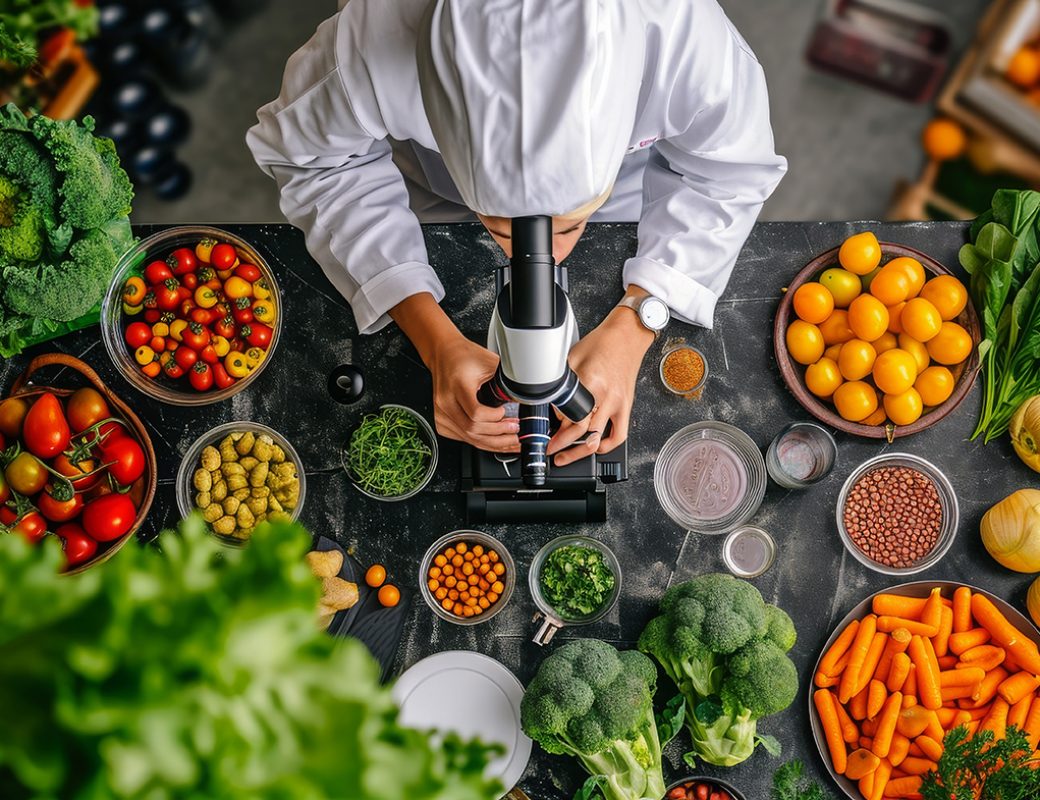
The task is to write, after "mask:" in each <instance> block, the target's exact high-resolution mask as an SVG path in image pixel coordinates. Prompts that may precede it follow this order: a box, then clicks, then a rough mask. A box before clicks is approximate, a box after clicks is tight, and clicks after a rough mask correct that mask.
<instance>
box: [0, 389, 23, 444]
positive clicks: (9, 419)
mask: <svg viewBox="0 0 1040 800" xmlns="http://www.w3.org/2000/svg"><path fill="white" fill-rule="evenodd" d="M28 413H29V404H28V403H27V402H25V400H23V399H22V398H21V397H8V398H7V399H6V400H4V401H3V402H2V403H0V433H2V434H4V436H7V437H9V438H11V439H17V438H18V437H19V436H21V435H22V423H23V422H24V421H25V415H26V414H28Z"/></svg>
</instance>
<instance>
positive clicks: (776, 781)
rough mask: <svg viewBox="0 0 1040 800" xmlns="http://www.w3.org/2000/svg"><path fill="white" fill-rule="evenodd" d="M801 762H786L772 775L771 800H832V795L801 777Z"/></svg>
mask: <svg viewBox="0 0 1040 800" xmlns="http://www.w3.org/2000/svg"><path fill="white" fill-rule="evenodd" d="M804 772H805V765H804V764H803V763H802V762H801V761H788V762H787V763H786V764H783V765H782V766H781V767H780V768H779V769H778V770H777V771H776V772H774V773H773V790H772V792H771V793H770V798H771V800H834V795H832V794H831V793H830V792H828V791H827V790H826V789H824V788H823V787H822V786H820V784H818V783H816V782H815V781H810V780H808V779H806V778H805V777H804V776H803V773H804Z"/></svg>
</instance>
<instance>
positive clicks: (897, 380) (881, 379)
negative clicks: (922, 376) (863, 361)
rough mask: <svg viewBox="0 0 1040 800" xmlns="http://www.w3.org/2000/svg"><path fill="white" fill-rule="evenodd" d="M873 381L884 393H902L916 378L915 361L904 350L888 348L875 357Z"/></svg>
mask: <svg viewBox="0 0 1040 800" xmlns="http://www.w3.org/2000/svg"><path fill="white" fill-rule="evenodd" d="M872 374H873V376H874V383H876V384H877V387H878V388H879V389H880V390H881V391H882V392H884V393H885V394H902V393H903V392H905V391H906V390H907V389H909V388H910V387H911V386H913V385H914V381H915V380H917V362H916V361H914V357H913V356H912V355H910V354H909V353H908V352H906V350H900V349H899V348H898V347H897V348H896V349H895V350H889V351H888V352H886V353H882V354H881V355H879V356H878V357H877V360H876V361H875V362H874V369H873V371H872Z"/></svg>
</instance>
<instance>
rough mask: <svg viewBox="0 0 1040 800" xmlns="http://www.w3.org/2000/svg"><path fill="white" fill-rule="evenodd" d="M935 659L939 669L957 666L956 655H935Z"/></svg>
mask: <svg viewBox="0 0 1040 800" xmlns="http://www.w3.org/2000/svg"><path fill="white" fill-rule="evenodd" d="M935 660H936V661H938V662H939V669H953V668H954V667H956V666H957V656H955V655H950V654H949V653H947V654H946V655H944V656H936V657H935Z"/></svg>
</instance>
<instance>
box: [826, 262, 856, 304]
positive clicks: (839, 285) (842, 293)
mask: <svg viewBox="0 0 1040 800" xmlns="http://www.w3.org/2000/svg"><path fill="white" fill-rule="evenodd" d="M820 283H821V284H822V285H823V287H824V288H825V289H826V290H827V291H828V292H830V293H831V295H832V296H833V297H834V305H835V306H837V307H838V308H848V307H849V303H851V302H852V301H853V300H855V299H856V297H857V296H858V295H859V293H860V292H862V291H863V285H862V284H861V283H860V280H859V275H856V274H854V273H852V272H849V271H848V270H847V269H841V268H840V267H831V268H830V269H826V270H824V271H823V274H821V275H820Z"/></svg>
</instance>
